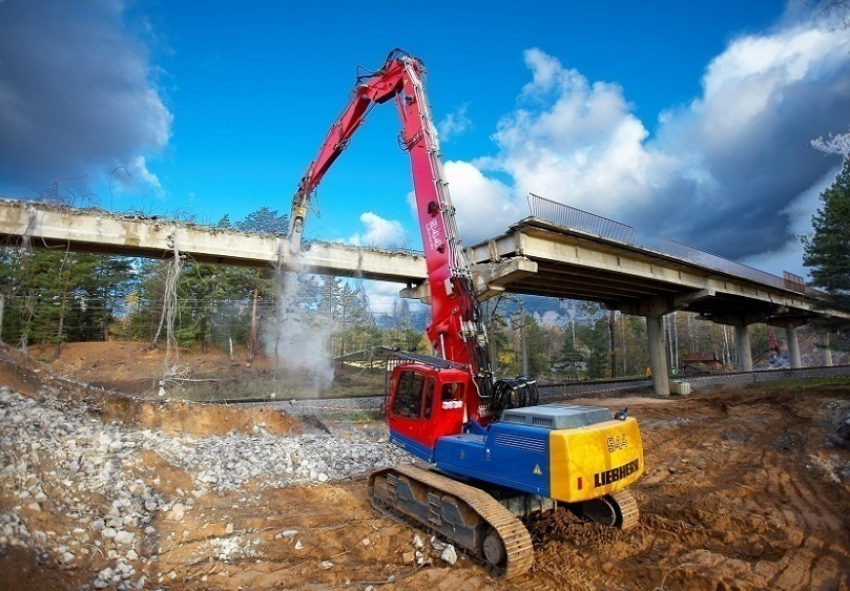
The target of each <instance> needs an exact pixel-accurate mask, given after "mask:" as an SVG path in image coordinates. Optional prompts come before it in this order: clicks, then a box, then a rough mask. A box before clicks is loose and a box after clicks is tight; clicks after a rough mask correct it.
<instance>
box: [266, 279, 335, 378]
mask: <svg viewBox="0 0 850 591" xmlns="http://www.w3.org/2000/svg"><path fill="white" fill-rule="evenodd" d="M299 271H302V272H303V271H304V269H299ZM309 287H310V286H309V284H308V283H307V282H302V281H301V278H300V277H299V275H298V272H296V271H295V270H293V269H291V268H284V269H281V270H280V271H279V272H278V274H277V302H276V304H277V305H276V312H275V319H274V326H273V327H268V329H267V330H264V331H263V333H264V334H265V335H266V336H265V342H264V344H265V348H266V353H267V355H269V356H270V357H271V358H272V359H275V361H276V363H275V377H280V376H284V375H286V376H288V375H289V374H293V373H294V374H297V375H298V376H299V377H302V376H303V379H304V384H303V385H304V386H305V387H306V388H308V389H309V390H311V391H313V392H315V393H316V394H318V393H320V392H323V391H325V390H327V389H328V388H330V386H331V383H332V382H333V379H334V367H333V358H332V356H331V352H330V347H329V342H330V337H331V332H332V330H333V327H332V325H331V322H330V320H329V319H328V318H325V317H323V316H322V315H321V314H319V313H318V310H316V309H315V308H311V306H310V304H309V298H308V297H306V296H307V295H308V294H307V293H306V290H307V289H308V288H309Z"/></svg>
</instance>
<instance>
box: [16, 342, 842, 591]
mask: <svg viewBox="0 0 850 591" xmlns="http://www.w3.org/2000/svg"><path fill="white" fill-rule="evenodd" d="M122 347H123V349H122ZM125 349H126V350H125ZM136 349H137V348H136ZM122 351H124V352H123V353H122ZM134 351H135V349H134V347H133V346H132V344H121V345H120V347H119V346H117V345H116V346H115V347H114V348H113V349H112V350H111V353H110V348H109V344H104V346H103V347H101V348H100V349H99V351H98V355H99V357H98V360H97V362H96V363H97V364H98V365H100V366H103V367H112V368H114V367H115V366H119V367H120V366H121V365H120V364H124V365H126V364H131V363H133V357H134V356H138V353H136V352H134ZM111 354H112V355H114V357H115V358H114V359H111V358H110V355H111ZM121 355H126V356H127V358H120V357H121ZM188 361H189V362H191V359H190V360H188ZM93 363H94V361H92V362H91V363H81V364H79V367H80V368H81V369H80V371H81V373H82V372H83V371H84V372H85V376H84V377H85V378H86V382H83V381H77V380H78V379H79V378H81V377H83V376H81V375H73V372H69V371H65V373H66V375H70V377H71V378H73V379H68V378H67V377H63V376H60V375H58V374H57V373H56V371H55V370H56V369H58V368H59V367H60V365H59V364H53V365H52V366H48V365H44V364H40V363H38V362H35V361H33V360H32V359H30V358H25V357H22V356H21V355H20V354H18V353H16V352H15V351H13V350H10V349H7V348H0V457H2V465H0V580H2V581H3V585H2V587H3V588H4V589H80V588H85V589H137V588H144V589H157V588H161V589H228V590H229V589H334V588H339V589H364V590H365V589H372V590H373V591H377V590H379V589H380V590H382V591H383V590H386V591H392V590H396V589H405V590H406V589H412V590H421V591H425V590H431V589H443V590H447V591H448V590H452V591H453V590H456V589H464V590H466V589H472V590H475V589H481V590H483V589H498V590H529V591H531V590H533V591H540V590H544V589H646V590H657V589H664V590H673V589H689V590H690V589H705V590H732V589H736V590H738V589H741V590H743V589H818V590H821V589H823V590H826V589H840V590H845V591H847V590H850V379H843V380H833V381H823V380H822V381H818V382H802V381H801V382H785V383H781V384H769V385H760V386H758V387H740V386H739V387H735V388H734V389H733V388H730V387H727V388H726V389H713V390H699V391H697V392H695V393H694V394H693V395H692V396H690V397H686V398H669V399H662V398H655V397H650V396H641V397H636V396H632V397H627V398H626V397H622V398H619V399H616V398H606V399H605V400H604V401H599V400H596V401H594V400H590V399H588V400H582V401H578V402H580V403H587V404H594V403H595V404H602V403H603V402H604V406H606V407H608V408H611V409H612V410H614V409H621V408H624V407H628V409H629V414H630V415H631V416H635V417H637V418H638V420H639V421H640V424H641V429H642V433H643V438H644V448H645V454H646V465H647V471H646V473H645V475H644V476H643V477H642V479H641V480H640V481H639V483H638V484H637V485H636V486H634V487H633V488H632V490H633V492H634V494H635V496H636V498H637V500H638V502H639V504H640V507H641V511H642V514H641V522H640V525H639V526H637V527H636V528H635V529H633V530H631V531H628V532H621V531H617V530H611V529H607V528H604V527H601V526H596V525H588V524H582V523H579V522H578V521H577V520H575V519H574V518H572V517H571V516H570V515H568V514H564V513H555V514H550V515H547V516H544V517H541V518H538V519H535V520H533V521H532V522H530V523H529V529H530V531H531V532H532V536H533V539H534V544H535V554H536V562H535V565H534V567H533V568H532V570H531V571H530V572H529V573H528V574H526V575H524V576H522V577H519V578H517V579H513V580H510V581H504V580H498V579H493V578H491V576H490V575H489V574H488V573H487V572H486V571H485V570H484V569H483V568H481V567H480V566H478V565H476V564H474V563H472V562H471V561H470V560H468V559H466V558H465V557H463V556H462V555H461V557H460V558H459V559H458V560H457V561H456V562H455V563H454V564H451V562H453V561H452V560H449V561H447V560H444V558H448V559H451V558H452V557H451V555H450V554H451V553H447V552H446V549H445V548H444V547H443V546H441V545H440V544H439V542H438V541H436V540H432V539H431V538H429V537H427V536H426V535H425V534H423V533H421V532H416V531H414V530H411V529H409V528H406V527H403V526H401V525H399V524H397V523H395V522H393V521H390V520H388V519H386V518H383V517H381V516H379V515H378V514H376V513H375V512H374V511H373V510H372V509H371V507H370V505H369V503H368V500H367V498H366V475H367V474H368V472H369V471H370V470H371V469H373V468H376V467H379V466H384V465H390V464H393V463H399V462H406V461H409V459H408V458H406V457H405V456H404V455H403V454H401V453H400V452H399V451H398V450H395V449H393V448H392V447H390V446H389V445H388V444H387V442H386V430H385V428H384V427H383V425H381V424H380V423H377V422H355V421H352V420H348V421H345V420H340V419H339V417H336V418H335V419H334V420H333V421H331V420H330V419H325V420H324V422H322V420H312V421H310V423H309V424H307V423H305V422H302V421H301V420H300V419H298V418H297V417H294V416H290V415H288V414H286V413H285V412H284V411H282V410H279V409H274V408H269V407H250V408H246V407H233V406H224V405H200V404H187V403H175V402H168V403H165V402H158V401H151V400H145V399H140V398H135V397H133V396H128V395H126V394H118V393H115V392H108V391H104V390H103V389H101V388H95V387H92V386H90V385H89V384H88V383H87V382H90V381H96V379H97V376H96V375H95V374H96V372H95V371H93V370H94V369H95V368H92V364H93ZM224 365H227V364H224Z"/></svg>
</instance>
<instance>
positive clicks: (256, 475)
mask: <svg viewBox="0 0 850 591" xmlns="http://www.w3.org/2000/svg"><path fill="white" fill-rule="evenodd" d="M57 394H58V392H57V390H55V389H52V388H51V387H50V386H43V387H42V389H41V390H40V391H39V393H38V396H37V397H36V399H34V398H27V397H24V396H22V395H20V394H18V393H16V392H13V391H12V390H10V389H9V388H7V387H0V462H1V463H2V466H3V467H2V469H0V495H2V498H4V499H6V503H5V504H4V505H0V547H5V546H19V547H24V548H30V549H34V550H36V551H37V552H38V555H39V557H40V559H42V560H53V561H54V562H55V563H56V564H57V565H59V566H61V567H62V568H63V569H69V570H73V569H77V568H80V567H82V566H84V565H86V566H87V565H89V564H90V563H91V562H92V561H93V559H97V560H99V562H95V564H103V565H104V566H103V568H102V569H101V570H99V572H97V575H96V578H95V580H94V581H92V585H93V586H94V587H95V588H98V589H102V588H106V587H110V588H113V587H114V588H118V589H130V588H141V587H144V586H145V582H146V580H147V578H146V576H145V574H144V573H146V572H149V571H150V570H151V569H150V568H147V567H149V566H150V565H151V564H153V563H155V562H156V560H157V557H158V555H159V550H160V543H159V535H158V528H157V522H158V521H159V520H162V519H170V520H174V521H181V520H182V519H183V518H184V516H186V514H187V513H190V512H191V511H192V510H193V507H194V505H195V500H196V499H197V498H199V497H201V496H202V495H205V494H208V493H211V492H212V493H215V492H222V491H232V490H238V489H240V487H242V486H244V485H246V483H248V482H249V481H250V482H251V485H252V486H254V487H261V488H262V487H266V488H268V487H285V486H289V485H292V484H295V483H305V482H326V481H331V480H338V479H345V478H349V477H351V476H355V475H358V474H362V473H364V472H367V471H369V470H372V469H375V468H378V467H383V466H388V465H392V464H396V463H401V462H407V461H409V457H408V456H407V455H406V454H404V453H403V452H401V451H400V450H398V449H396V448H395V447H393V446H391V445H389V444H388V443H387V442H386V438H385V436H381V437H375V436H374V434H373V433H372V432H370V431H359V430H356V429H355V430H352V431H350V432H347V433H345V439H342V438H341V437H339V436H337V435H334V434H331V433H325V432H322V433H304V434H298V435H289V436H278V435H272V434H269V433H266V432H265V431H264V430H263V428H262V427H263V426H262V424H259V425H257V428H256V429H255V430H254V431H255V434H252V435H245V434H239V433H235V432H234V433H229V434H227V435H223V436H221V435H216V436H208V437H203V438H198V439H193V438H191V437H185V436H184V437H172V436H169V435H167V434H164V433H163V432H161V431H155V430H151V429H139V428H136V427H134V426H133V425H118V424H104V423H103V422H102V420H101V418H100V417H99V416H97V415H96V414H95V413H93V412H91V410H90V409H89V408H88V407H87V406H86V405H85V404H81V403H78V402H74V401H70V400H64V399H61V398H60V397H59V396H58V395H57ZM145 453H153V454H156V455H157V456H159V458H161V459H162V460H164V461H165V462H167V463H168V464H171V465H172V466H174V467H176V468H178V469H182V470H185V471H186V473H187V474H188V475H189V477H190V478H191V484H192V486H193V489H192V490H187V491H184V490H182V489H180V488H178V489H177V491H176V492H174V491H170V490H167V489H165V488H164V487H160V484H161V483H160V476H159V475H158V474H157V472H156V470H155V469H150V468H149V467H148V466H146V463H145V460H144V454H145ZM51 516H55V517H51ZM59 516H61V519H59V518H58V517H59ZM216 552H217V554H222V553H223V554H227V553H228V548H219V549H217V550H216Z"/></svg>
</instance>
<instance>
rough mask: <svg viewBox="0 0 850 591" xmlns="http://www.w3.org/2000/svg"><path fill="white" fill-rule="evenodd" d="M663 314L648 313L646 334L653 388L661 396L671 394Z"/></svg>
mask: <svg viewBox="0 0 850 591" xmlns="http://www.w3.org/2000/svg"><path fill="white" fill-rule="evenodd" d="M663 319H664V315H663V314H647V315H646V336H647V338H648V339H649V367H650V368H651V370H652V388H653V390H655V393H656V394H658V395H659V396H670V376H669V369H668V368H667V354H666V352H665V351H664V326H663V323H662V320H663Z"/></svg>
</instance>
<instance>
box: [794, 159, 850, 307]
mask: <svg viewBox="0 0 850 591" xmlns="http://www.w3.org/2000/svg"><path fill="white" fill-rule="evenodd" d="M820 198H821V202H822V203H823V206H822V207H821V208H820V209H818V211H817V213H816V214H815V215H814V216H813V217H812V227H813V228H814V231H815V232H814V236H812V238H811V239H810V240H808V239H807V240H805V254H804V255H803V264H804V265H805V266H807V267H808V268H809V269H810V272H811V275H812V281H811V285H813V286H814V287H816V288H819V289H821V290H823V291H824V292H825V297H824V298H823V303H824V304H825V305H826V306H827V307H830V308H833V309H838V310H843V311H845V312H850V158H846V159H845V160H844V168H843V170H842V171H841V172H840V173H839V174H838V176H837V177H836V178H835V182H834V183H833V184H832V186H830V187H828V188H827V189H826V190H824V192H823V193H821V196H820Z"/></svg>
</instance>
